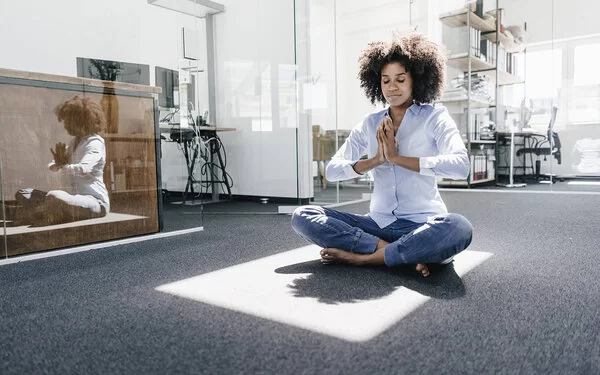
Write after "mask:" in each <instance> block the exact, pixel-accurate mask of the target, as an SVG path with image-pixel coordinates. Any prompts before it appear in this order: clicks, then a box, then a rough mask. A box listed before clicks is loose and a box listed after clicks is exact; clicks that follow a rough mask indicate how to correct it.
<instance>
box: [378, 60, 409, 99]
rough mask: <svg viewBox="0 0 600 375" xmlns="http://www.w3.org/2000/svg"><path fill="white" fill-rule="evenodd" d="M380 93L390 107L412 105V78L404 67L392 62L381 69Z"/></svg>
mask: <svg viewBox="0 0 600 375" xmlns="http://www.w3.org/2000/svg"><path fill="white" fill-rule="evenodd" d="M381 91H382V92H383V96H384V97H385V100H387V102H388V103H389V104H390V107H398V106H403V105H405V106H410V105H411V104H412V102H413V97H412V77H411V75H410V72H407V71H406V69H405V68H404V65H402V64H400V63H399V62H392V63H389V64H386V65H385V66H384V67H383V69H381Z"/></svg>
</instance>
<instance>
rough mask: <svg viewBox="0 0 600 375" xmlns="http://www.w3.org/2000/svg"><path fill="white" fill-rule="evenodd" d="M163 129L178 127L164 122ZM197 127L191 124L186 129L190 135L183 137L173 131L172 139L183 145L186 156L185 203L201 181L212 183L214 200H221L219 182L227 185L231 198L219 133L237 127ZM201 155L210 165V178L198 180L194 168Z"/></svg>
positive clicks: (233, 129) (212, 198) (212, 199)
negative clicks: (175, 134) (219, 172)
mask: <svg viewBox="0 0 600 375" xmlns="http://www.w3.org/2000/svg"><path fill="white" fill-rule="evenodd" d="M161 129H169V130H170V131H172V130H173V129H175V132H176V131H177V130H176V129H177V127H174V126H172V125H164V124H163V125H161ZM195 129H196V130H197V131H194V127H191V126H190V127H189V128H187V129H186V130H187V131H189V132H190V135H188V136H183V135H182V136H181V137H173V133H171V139H172V140H173V141H175V142H178V143H180V144H181V145H182V146H183V153H184V156H185V162H186V171H187V182H186V185H185V189H184V192H183V203H184V204H185V202H186V200H187V195H188V192H190V193H191V194H192V196H194V195H195V192H194V184H199V183H200V184H201V183H209V184H210V185H211V189H212V193H211V194H212V197H211V201H212V202H217V201H218V200H219V189H218V185H219V184H224V185H225V187H226V188H227V195H228V196H229V197H230V198H231V183H230V180H229V179H228V174H227V172H226V170H225V167H226V166H225V160H224V158H223V154H222V153H221V149H223V143H222V142H221V140H220V138H219V136H218V134H217V133H218V132H223V131H235V130H236V129H235V128H225V127H217V126H206V125H204V126H198V127H196V128H195ZM215 156H216V160H215ZM199 157H202V159H204V161H205V163H206V164H207V165H208V166H209V167H208V170H209V173H210V177H209V179H199V180H198V179H196V178H194V168H195V167H196V162H197V161H198V158H199ZM217 169H220V170H221V178H219V176H218V174H217V172H216V170H217Z"/></svg>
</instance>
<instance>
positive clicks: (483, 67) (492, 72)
mask: <svg viewBox="0 0 600 375" xmlns="http://www.w3.org/2000/svg"><path fill="white" fill-rule="evenodd" d="M469 60H471V73H482V74H485V75H486V76H489V77H492V78H494V79H495V78H496V66H495V65H494V64H490V63H488V62H487V61H484V60H482V59H480V58H478V57H475V56H471V57H469V55H468V54H467V53H462V54H460V55H453V56H450V57H449V58H448V65H449V66H451V67H453V68H456V69H460V70H461V71H463V72H468V71H469ZM523 82H524V81H523V79H522V78H521V77H518V76H516V75H514V74H510V73H507V72H504V71H502V70H499V71H498V85H500V86H502V85H513V84H516V83H523Z"/></svg>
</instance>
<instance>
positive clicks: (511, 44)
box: [481, 30, 525, 53]
mask: <svg viewBox="0 0 600 375" xmlns="http://www.w3.org/2000/svg"><path fill="white" fill-rule="evenodd" d="M497 35H500V44H501V45H502V47H504V49H505V50H506V52H509V53H518V52H523V51H524V50H525V45H524V44H522V43H516V42H515V41H514V40H513V39H511V38H509V37H508V36H506V35H505V34H503V33H500V32H496V30H494V31H489V32H486V33H481V37H482V38H484V39H487V40H489V41H490V42H493V43H496V39H497V38H498V37H497Z"/></svg>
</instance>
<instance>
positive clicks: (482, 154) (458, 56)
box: [438, 0, 523, 187]
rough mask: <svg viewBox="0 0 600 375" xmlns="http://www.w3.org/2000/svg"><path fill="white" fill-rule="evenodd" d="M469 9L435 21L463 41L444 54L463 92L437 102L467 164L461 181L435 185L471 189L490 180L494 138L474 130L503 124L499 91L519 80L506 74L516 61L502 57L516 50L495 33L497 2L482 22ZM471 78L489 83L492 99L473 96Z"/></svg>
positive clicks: (493, 175) (497, 29)
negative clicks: (449, 118)
mask: <svg viewBox="0 0 600 375" xmlns="http://www.w3.org/2000/svg"><path fill="white" fill-rule="evenodd" d="M474 7H475V4H468V5H466V7H465V8H462V9H458V10H455V11H452V12H448V13H445V14H442V15H440V21H441V22H442V24H443V25H445V26H444V27H445V28H444V32H445V33H446V31H449V32H450V31H451V30H452V29H454V30H460V31H459V32H456V33H457V34H458V35H459V38H460V37H462V39H466V40H460V39H459V40H458V41H456V40H454V41H453V42H454V43H455V44H454V45H457V46H458V45H460V46H459V47H458V48H456V49H458V51H456V50H455V51H452V49H451V48H450V56H449V57H448V67H450V68H454V69H456V70H458V71H460V72H462V73H463V75H464V83H466V92H465V93H464V94H462V95H459V96H456V95H453V96H443V97H442V99H441V100H440V101H439V102H440V103H442V104H444V105H445V106H446V107H447V108H448V110H449V111H450V112H451V113H454V115H455V116H456V115H457V114H459V115H458V116H459V118H458V120H457V125H458V126H459V129H460V131H461V135H462V136H463V140H464V141H465V144H466V147H467V150H468V152H469V157H470V158H471V173H470V175H469V177H468V178H467V179H466V180H448V179H440V180H438V183H439V185H450V186H467V187H471V186H472V185H477V184H482V183H487V182H493V181H495V180H496V146H497V145H496V136H495V134H494V132H493V131H492V130H491V129H490V131H488V132H486V135H487V137H481V136H480V135H481V133H480V125H481V124H484V125H485V124H488V125H487V126H488V128H490V126H489V125H490V124H491V125H492V128H494V127H493V125H495V128H497V127H498V125H499V124H498V122H499V121H503V120H502V119H503V118H504V116H503V114H502V113H500V109H499V108H500V107H501V106H500V105H499V103H498V98H499V90H500V87H501V86H502V85H508V84H515V83H520V82H523V79H521V78H520V77H519V76H517V75H515V74H512V73H511V72H509V71H512V68H513V67H514V64H513V63H512V62H513V60H516V59H513V58H512V55H509V56H510V57H509V59H507V57H506V52H505V51H507V50H516V46H515V44H514V41H512V40H511V39H510V38H509V37H507V36H506V35H505V34H504V33H502V32H501V29H500V28H501V23H500V22H501V20H500V22H498V18H497V15H498V14H500V13H499V8H498V0H496V1H495V8H494V9H493V10H491V11H489V12H486V16H485V18H487V19H485V18H484V17H482V16H480V15H478V14H476V12H475V8H474ZM480 14H481V13H480ZM461 28H462V29H461ZM482 41H483V42H482ZM486 41H489V43H488V42H486ZM484 45H485V46H484ZM465 47H466V48H465ZM480 47H481V48H480ZM483 47H485V49H484V48H483ZM465 49H466V51H465ZM484 51H485V54H484V53H483V52H484ZM507 68H508V69H507ZM507 70H508V71H507ZM474 75H479V77H478V78H485V77H489V78H487V79H488V80H489V81H487V82H489V83H490V87H492V88H493V93H494V95H493V98H492V97H491V95H490V96H489V97H480V96H476V95H474V93H473V83H474ZM464 83H463V84H464ZM489 91H492V90H489ZM489 94H491V92H490V93H489ZM502 110H504V107H503V106H502ZM453 111H454V112H453ZM486 118H487V120H485V119H486ZM455 119H456V117H455ZM480 120H481V121H482V122H480Z"/></svg>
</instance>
